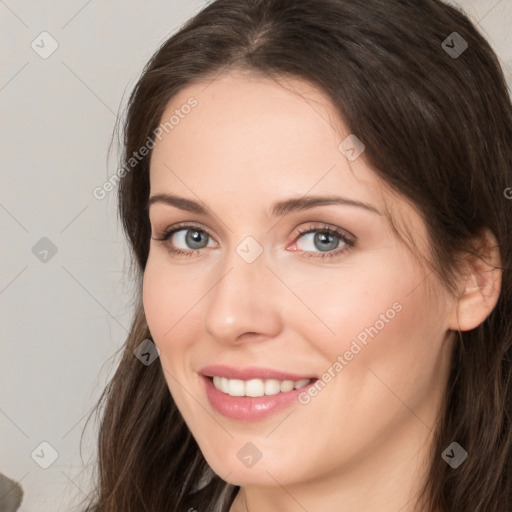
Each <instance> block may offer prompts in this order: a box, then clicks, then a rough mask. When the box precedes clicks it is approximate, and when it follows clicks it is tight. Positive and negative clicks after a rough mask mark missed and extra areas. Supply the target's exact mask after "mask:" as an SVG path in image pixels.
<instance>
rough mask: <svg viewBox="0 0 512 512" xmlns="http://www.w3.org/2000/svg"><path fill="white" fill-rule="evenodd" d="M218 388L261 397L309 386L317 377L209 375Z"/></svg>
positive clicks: (222, 390)
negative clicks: (262, 377) (271, 377)
mask: <svg viewBox="0 0 512 512" xmlns="http://www.w3.org/2000/svg"><path fill="white" fill-rule="evenodd" d="M208 379H209V380H210V381H211V382H213V385H214V387H215V388H216V389H218V390H219V391H221V392H222V393H225V394H226V395H230V396H248V397H255V398H256V397H261V396H270V395H277V394H279V393H287V392H289V391H293V390H295V389H300V388H302V387H304V386H307V385H308V384H310V383H311V382H313V381H314V380H316V379H301V380H296V381H294V380H278V379H250V380H241V379H228V378H226V377H218V376H214V377H208Z"/></svg>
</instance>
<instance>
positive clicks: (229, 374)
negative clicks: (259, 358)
mask: <svg viewBox="0 0 512 512" xmlns="http://www.w3.org/2000/svg"><path fill="white" fill-rule="evenodd" d="M199 373H201V374H202V375H204V376H205V377H225V378H227V379H240V380H251V379H276V380H293V381H298V380H303V379H316V377H315V376H314V375H298V374H296V373H288V372H283V371H280V370H273V369H272V368H259V367H256V366H248V367H245V368H235V367H233V366H227V365H223V364H216V365H210V366H205V367H203V368H201V370H200V371H199Z"/></svg>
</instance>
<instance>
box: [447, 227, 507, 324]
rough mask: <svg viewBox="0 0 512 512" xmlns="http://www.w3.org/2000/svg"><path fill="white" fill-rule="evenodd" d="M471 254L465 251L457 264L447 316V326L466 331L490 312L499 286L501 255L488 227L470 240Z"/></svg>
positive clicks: (495, 300)
mask: <svg viewBox="0 0 512 512" xmlns="http://www.w3.org/2000/svg"><path fill="white" fill-rule="evenodd" d="M474 242H475V243H474V245H473V247H474V248H475V250H474V253H475V254H466V255H465V256H464V261H463V263H462V264H461V268H460V278H459V286H458V290H459V297H458V301H457V302H456V303H455V304H454V311H453V314H452V317H451V318H450V324H449V325H450V329H452V330H454V331H470V330H471V329H474V328H475V327H478V326H479V325H480V324H481V323H483V322H484V321H485V319H486V318H487V317H488V316H489V315H490V313H491V312H492V310H493V309H494V307H495V306H496V303H497V302H498V298H499V295H500V290H501V276H502V271H501V258H500V252H499V246H498V242H497V240H496V238H495V236H494V235H493V234H492V233H491V231H490V230H488V229H486V230H485V231H484V233H483V234H482V235H481V236H480V237H478V239H476V240H475V241H474Z"/></svg>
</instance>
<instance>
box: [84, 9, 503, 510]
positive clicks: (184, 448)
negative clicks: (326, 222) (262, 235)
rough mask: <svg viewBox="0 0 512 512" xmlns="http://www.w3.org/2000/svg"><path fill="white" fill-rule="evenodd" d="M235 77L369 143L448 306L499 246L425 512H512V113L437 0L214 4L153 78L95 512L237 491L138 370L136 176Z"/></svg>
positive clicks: (142, 247)
mask: <svg viewBox="0 0 512 512" xmlns="http://www.w3.org/2000/svg"><path fill="white" fill-rule="evenodd" d="M454 32H456V33H457V34H458V36H457V35H454V34H453V33H454ZM459 36H460V38H462V39H463V40H464V41H465V42H466V43H467V48H465V50H464V51H462V53H460V50H461V49H463V46H462V43H461V41H462V40H461V39H460V38H459ZM450 37H451V39H450ZM454 37H455V38H456V39H455V41H456V43H454V42H453V41H454V39H453V38H454ZM445 40H447V41H448V42H449V43H448V44H447V43H443V41H445ZM454 47H456V49H458V50H459V54H458V55H455V54H454V53H453V52H452V53H450V50H449V49H450V48H452V49H453V48H454ZM228 69H243V70H249V71H252V72H256V73H261V74H263V75H265V76H269V77H274V78H278V77H281V78H286V77H294V78H298V79H303V80H306V81H308V82H309V83H311V84H313V85H315V86H316V87H317V88H318V89H319V90H321V91H323V92H324V93H325V94H326V95H327V97H328V98H329V99H330V100H331V101H332V104H333V106H334V107H335V108H336V110H337V112H338V113H339V115H340V116H341V118H342V119H343V120H344V122H345V124H346V126H347V127H348V128H349V129H350V132H351V133H353V134H355V135H356V136H357V137H358V138H359V139H361V140H362V141H364V144H365V146H366V148H365V158H366V159H367V162H368V163H369V164H370V165H371V166H372V168H373V169H374V170H375V172H376V173H377V175H378V176H380V177H381V178H382V179H383V180H384V181H385V183H387V184H388V185H389V186H390V187H391V189H392V190H394V191H396V192H397V193H399V194H401V195H402V196H404V197H405V198H407V199H408V200H409V201H410V202H411V203H412V204H414V205H415V207H416V208H417V210H418V211H419V212H420V214H421V215H422V217H423V219H424V221H425V223H426V225H427V228H428V236H429V240H428V241H429V246H430V251H431V258H432V262H433V267H434V270H435V271H436V272H437V273H438V275H439V276H440V277H441V278H442V280H443V282H444V283H445V284H446V286H447V288H448V289H450V290H454V286H453V285H454V276H455V275H456V270H457V265H458V264H459V261H460V260H459V258H458V256H460V255H461V254H464V253H468V252H470V253H473V252H474V251H473V249H472V248H473V243H472V241H474V239H475V237H478V236H479V235H480V234H481V233H482V230H484V229H488V230H490V231H491V232H492V233H493V235H494V236H495V238H496V240H497V241H498V244H499V251H500V257H501V262H502V267H501V268H502V271H503V272H502V285H501V292H500V296H499V299H498V302H497V305H496V306H495V308H494V309H493V311H492V312H491V313H490V315H489V316H488V317H487V318H486V320H485V321H484V322H483V323H482V324H481V325H479V326H478V327H477V328H475V329H473V330H471V331H467V332H459V333H458V340H457V343H456V345H455V348H454V352H453V356H452V366H451V373H450V376H449V381H448V385H447V388H446V393H445V399H444V402H443V404H442V411H441V414H440V417H439V423H438V425H437V428H436V436H435V444H434V447H433V451H432V454H431V461H429V464H430V469H429V474H428V479H427V481H426V484H425V487H424V489H423V492H422V494H421V497H422V499H423V500H424V503H425V504H426V507H427V509H428V510H432V511H434V510H435V511H440V512H475V511H478V512H504V511H505V510H512V445H511V433H512V428H511V418H510V413H511V410H512V386H511V357H512V276H511V273H510V268H511V261H512V235H511V233H512V231H511V229H510V225H509V221H510V219H511V213H512V200H510V199H507V193H506V190H507V189H508V190H511V189H510V188H509V187H512V147H511V141H512V108H511V102H510V97H509V90H508V89H507V84H506V81H505V78H504V75H503V71H502V69H501V67H500V64H499V61H498V59H497V57H496V55H495V54H494V52H493V51H492V49H491V48H490V46H489V44H488V43H487V41H486V40H485V39H484V37H482V35H481V34H480V33H479V32H478V31H477V30H476V28H475V27H474V25H473V24H472V23H471V22H470V21H469V20H468V18H467V17H466V16H465V15H464V14H463V13H462V12H461V11H459V10H457V9H456V8H454V7H451V6H448V5H446V4H444V3H442V2H441V1H439V0H300V1H290V0H216V1H214V2H212V3H210V4H208V5H207V6H206V7H205V8H204V9H203V10H202V11H200V12H199V13H198V14H197V15H195V16H194V17H193V18H192V19H190V20H189V21H188V22H187V23H186V24H185V25H184V26H183V27H182V28H181V29H180V30H179V31H178V32H177V33H175V34H174V35H172V37H170V38H169V39H168V40H167V41H165V43H164V44H163V45H162V46H161V47H160V48H159V49H158V51H157V52H156V53H155V55H154V56H153V57H152V58H151V60H150V61H149V62H148V64H147V65H146V67H145V69H144V71H143V73H142V76H141V77H140V79H139V81H138V83H137V84H136V86H135V88H134V90H133V92H132V94H131V96H130V98H129V102H128V107H127V111H126V120H125V122H124V131H123V141H124V152H123V159H122V162H121V166H122V167H124V168H125V169H128V171H127V172H124V173H123V175H122V177H121V180H120V182H119V190H118V194H119V195H118V199H119V214H120V218H121V220H122V223H123V227H124V229H125V232H126V235H127V237H128V240H129V243H130V248H131V253H132V256H133V272H134V278H135V280H136V283H137V301H138V302H137V305H136V313H135V315H134V320H133V323H132V325H131V329H130V334H129V335H128V338H127V340H126V343H125V345H124V347H123V355H122V359H121V361H120V364H119V367H118V369H117V371H116V373H115V375H114V376H113V378H112V379H111V381H110V382H109V384H108V386H107V387H106V389H105V391H104V393H103V394H102V396H101V398H100V400H99V402H98V405H97V412H101V424H100V426H99V442H98V466H97V483H96V484H97V485H96V487H95V490H94V495H93V496H92V498H91V500H90V503H88V508H87V510H89V511H94V512H129V511H131V512H142V511H151V512H164V511H166V512H177V511H186V510H189V508H193V509H195V510H198V511H201V512H203V511H210V512H213V511H214V510H219V509H220V507H221V506H222V509H223V510H225V511H227V510H228V509H229V506H230V504H231V503H232V501H233V499H234V497H235V495H236V493H237V491H238V487H236V486H233V485H230V484H228V483H226V482H224V481H223V480H221V478H220V477H219V476H217V475H215V474H213V472H212V471H211V469H210V468H209V466H208V464H207V463H206V461H205V459H204V457H203V456H202V454H201V451H200V450H199V448H198V446H197V444H196V442H195V440H194V439H193V437H192V435H191V433H190V431H189V430H188V428H187V426H186V424H185V423H184V421H183V419H182V417H181V414H180V413H179V411H178V409H177V407H176V405H175V403H174V401H173V399H172V397H171V395H170V393H169V390H168V387H167V385H166V381H165V379H164V377H163V372H162V368H161V366H160V365H159V364H152V365H149V366H146V365H144V364H141V362H140V361H139V360H138V359H137V358H136V357H134V350H135V348H136V347H137V346H138V345H139V344H140V343H141V342H142V341H143V340H145V339H151V333H150V331H149V329H148V326H147V324H146V320H145V316H144V310H143V307H142V303H141V295H142V293H141V281H142V274H143V271H144V268H145V265H146V261H147V258H148V251H149V241H150V224H149V218H148V211H147V207H146V206H147V200H148V196H149V190H150V187H149V160H150V154H149V155H148V156H146V157H145V158H142V159H140V161H137V163H136V164H135V165H132V164H133V163H134V162H133V161H132V162H131V164H130V166H128V167H127V163H128V162H129V159H130V158H132V155H133V153H134V152H137V151H138V150H139V149H140V148H141V147H143V146H145V145H147V141H148V140H149V141H152V140H153V141H154V139H155V134H154V132H155V130H156V129H157V127H158V126H159V124H160V122H161V117H162V114H163V112H164V109H165V107H166V105H167V104H168V102H169V100H170V99H171V98H172V97H173V96H174V95H175V94H176V93H177V92H178V91H180V90H181V89H183V88H184V87H186V86H187V85H189V84H191V83H192V82H194V81H203V80H206V79H207V78H212V77H214V76H215V75H216V74H218V73H221V72H222V71H223V70H228ZM472 251H473V252H472ZM453 441H457V442H458V443H459V444H460V445H461V446H463V448H464V449H465V450H466V451H467V452H468V453H469V457H468V459H467V460H466V461H465V462H464V463H463V464H462V465H461V466H460V467H459V468H457V469H456V470H454V469H452V468H451V467H450V466H449V465H448V464H447V463H446V462H445V461H444V460H443V459H442V457H441V454H442V452H443V451H444V450H445V448H446V447H447V446H449V445H450V444H451V443H452V442H453ZM206 482H208V484H207V485H206V486H205V485H204V484H205V483H206ZM198 489H200V490H199V491H198Z"/></svg>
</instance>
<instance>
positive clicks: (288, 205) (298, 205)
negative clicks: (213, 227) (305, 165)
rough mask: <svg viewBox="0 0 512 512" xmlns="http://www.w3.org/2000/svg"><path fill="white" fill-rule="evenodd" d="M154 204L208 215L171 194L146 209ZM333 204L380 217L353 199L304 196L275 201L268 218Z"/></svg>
mask: <svg viewBox="0 0 512 512" xmlns="http://www.w3.org/2000/svg"><path fill="white" fill-rule="evenodd" d="M154 203H164V204H167V205H170V206H175V207H176V208H179V209H181V210H185V211H187V212H191V213H198V214H201V215H208V209H207V208H206V207H204V206H203V205H202V204H200V203H198V202H196V201H193V200H192V199H187V198H185V197H180V196H175V195H172V194H155V195H153V196H151V197H150V198H149V200H148V204H147V207H148V208H149V207H150V206H151V205H152V204H154ZM335 204H336V205H345V206H357V207H359V208H364V209H365V210H367V211H370V212H372V213H376V214H377V215H381V213H380V212H379V210H377V209H376V208H375V207H374V206H372V205H370V204H368V203H364V202H362V201H356V200H354V199H348V198H345V197H340V196H304V197H299V198H290V199H284V200H282V201H276V202H275V203H273V204H272V207H271V209H270V217H277V216H284V215H286V214H288V213H290V212H295V211H302V210H307V209H309V208H314V207H315V206H328V205H335Z"/></svg>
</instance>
